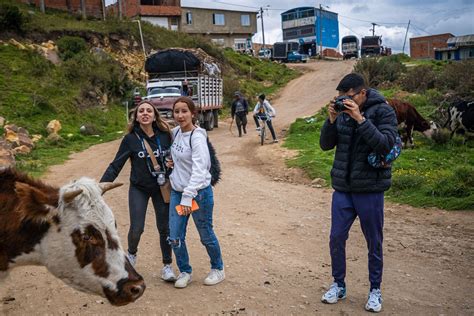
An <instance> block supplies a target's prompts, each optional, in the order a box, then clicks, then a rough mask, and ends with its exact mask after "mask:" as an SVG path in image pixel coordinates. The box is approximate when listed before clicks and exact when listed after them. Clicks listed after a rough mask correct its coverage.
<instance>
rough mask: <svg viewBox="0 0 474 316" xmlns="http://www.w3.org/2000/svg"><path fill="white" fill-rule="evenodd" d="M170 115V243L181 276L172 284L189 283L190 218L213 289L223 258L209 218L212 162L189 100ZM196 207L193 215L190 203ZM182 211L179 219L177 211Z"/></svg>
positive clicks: (179, 102) (178, 102)
mask: <svg viewBox="0 0 474 316" xmlns="http://www.w3.org/2000/svg"><path fill="white" fill-rule="evenodd" d="M173 115H174V119H175V121H176V122H177V123H178V124H179V126H177V127H175V128H174V129H173V130H172V135H173V138H174V139H173V144H172V145H171V155H172V159H173V165H174V168H173V172H172V173H171V176H170V180H171V187H172V190H171V201H170V209H169V215H170V236H169V242H170V244H171V247H172V249H173V251H174V254H175V256H176V263H177V265H178V268H179V271H180V272H181V273H180V275H179V276H178V279H177V280H176V282H175V287H177V288H184V287H186V286H187V285H188V284H189V282H191V279H192V267H191V265H190V264H189V255H188V251H187V248H186V241H185V239H186V228H187V225H188V220H189V215H191V214H192V216H193V221H194V224H195V225H196V228H197V230H198V232H199V236H200V238H201V243H202V244H203V245H204V246H205V247H206V250H207V253H208V255H209V258H210V261H211V271H210V272H209V274H208V276H207V277H206V279H204V284H205V285H214V284H217V283H220V282H222V281H223V280H224V279H225V274H224V264H223V262H222V254H221V249H220V246H219V242H218V240H217V237H216V235H215V234H214V230H213V226H212V215H213V208H214V195H213V191H212V186H211V174H210V172H209V169H210V167H211V160H210V157H209V149H208V146H207V134H206V131H205V130H204V129H202V128H200V127H196V126H195V125H194V123H195V115H196V107H195V105H194V102H193V101H192V100H191V99H190V98H188V97H180V98H178V99H177V100H176V101H175V103H174V105H173ZM193 200H195V201H196V202H197V204H198V206H199V209H198V210H197V211H194V212H193V211H192V209H191V206H192V201H193ZM177 206H178V207H179V208H181V211H182V212H181V215H180V214H178V212H177V210H176V207H177Z"/></svg>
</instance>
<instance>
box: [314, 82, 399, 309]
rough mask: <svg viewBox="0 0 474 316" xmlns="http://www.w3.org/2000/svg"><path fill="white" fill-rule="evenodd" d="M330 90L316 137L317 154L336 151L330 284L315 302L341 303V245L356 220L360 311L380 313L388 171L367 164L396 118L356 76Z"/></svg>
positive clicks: (381, 150)
mask: <svg viewBox="0 0 474 316" xmlns="http://www.w3.org/2000/svg"><path fill="white" fill-rule="evenodd" d="M336 90H338V91H339V97H337V98H335V99H334V100H333V101H331V103H330V105H329V117H328V119H327V120H326V122H325V123H324V126H323V128H322V129H321V137H320V146H321V149H322V150H330V149H333V148H334V147H336V153H335V158H334V163H333V168H332V170H331V180H332V187H333V188H334V190H335V191H334V193H333V197H332V207H331V234H330V241H329V248H330V253H331V262H332V276H333V278H334V283H333V284H332V285H331V287H330V288H329V290H328V291H327V292H326V293H325V294H324V295H323V296H322V298H321V300H322V301H323V302H324V303H329V304H334V303H337V301H338V300H339V299H344V298H345V297H346V284H345V276H346V252H345V248H346V240H347V239H348V237H349V230H350V228H351V226H352V224H353V222H354V220H355V219H356V217H357V216H358V217H359V220H360V224H361V227H362V232H363V233H364V236H365V239H366V241H367V248H368V259H369V280H370V291H369V297H368V300H367V304H366V305H365V309H366V310H368V311H371V312H380V311H381V309H382V294H381V291H380V284H381V282H382V270H383V254H382V240H383V221H384V212H383V207H384V191H386V190H388V189H389V188H390V185H391V176H392V175H391V169H390V168H374V167H372V166H371V165H370V164H369V163H368V160H367V158H368V156H369V154H370V153H372V152H375V153H377V154H381V155H386V154H388V153H389V152H390V150H391V148H392V147H393V145H394V143H395V139H396V137H397V136H398V130H397V118H396V115H395V112H394V111H393V109H392V108H391V107H390V106H389V105H388V104H387V103H386V102H385V99H384V97H383V96H382V95H381V94H380V93H379V92H378V91H377V90H375V89H370V88H368V87H367V86H366V84H365V82H364V78H363V77H362V76H361V75H359V74H355V73H351V74H348V75H346V76H345V77H344V78H343V79H342V80H341V81H340V82H339V85H338V86H337V88H336Z"/></svg>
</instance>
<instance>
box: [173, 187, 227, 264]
mask: <svg viewBox="0 0 474 316" xmlns="http://www.w3.org/2000/svg"><path fill="white" fill-rule="evenodd" d="M181 195H182V193H181V192H178V191H175V190H171V201H170V209H169V211H170V237H169V243H170V244H171V248H173V252H174V255H175V256H176V264H177V265H178V268H179V271H180V272H187V273H192V270H193V269H192V267H191V265H190V264H189V255H188V249H187V248H186V228H187V226H188V220H189V215H188V216H180V215H178V213H177V212H176V206H177V205H179V203H180V202H181ZM195 200H196V202H197V204H198V205H199V210H197V211H195V212H193V213H192V216H193V221H194V224H195V225H196V228H197V230H198V233H199V236H200V238H201V243H202V244H203V245H204V247H206V250H207V254H208V255H209V258H210V261H211V269H218V270H223V269H224V263H223V262H222V254H221V248H220V246H219V241H218V240H217V237H216V235H215V234H214V229H213V228H212V212H213V208H214V195H213V192H212V187H211V186H208V187H207V188H205V189H202V190H200V191H199V192H198V195H197V196H196V197H195Z"/></svg>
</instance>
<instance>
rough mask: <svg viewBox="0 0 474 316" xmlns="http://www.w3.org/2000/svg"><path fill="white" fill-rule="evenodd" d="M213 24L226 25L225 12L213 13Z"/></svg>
mask: <svg viewBox="0 0 474 316" xmlns="http://www.w3.org/2000/svg"><path fill="white" fill-rule="evenodd" d="M212 24H214V25H225V18H224V14H222V13H213V14H212Z"/></svg>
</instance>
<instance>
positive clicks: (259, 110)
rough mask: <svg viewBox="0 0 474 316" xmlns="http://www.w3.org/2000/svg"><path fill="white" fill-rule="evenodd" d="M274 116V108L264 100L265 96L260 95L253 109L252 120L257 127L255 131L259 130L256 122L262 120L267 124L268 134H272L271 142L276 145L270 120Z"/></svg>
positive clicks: (276, 141)
mask: <svg viewBox="0 0 474 316" xmlns="http://www.w3.org/2000/svg"><path fill="white" fill-rule="evenodd" d="M275 116H276V110H275V108H274V107H273V106H272V105H271V104H270V102H268V100H265V94H261V95H259V96H258V102H257V104H256V105H255V108H254V109H253V119H254V120H255V124H256V125H257V130H260V124H259V122H258V120H259V119H260V120H262V121H265V122H267V126H268V129H269V130H270V133H272V137H273V142H274V143H278V139H277V138H276V135H275V130H274V129H273V125H272V118H274V117H275Z"/></svg>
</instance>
